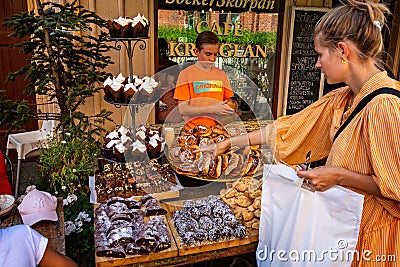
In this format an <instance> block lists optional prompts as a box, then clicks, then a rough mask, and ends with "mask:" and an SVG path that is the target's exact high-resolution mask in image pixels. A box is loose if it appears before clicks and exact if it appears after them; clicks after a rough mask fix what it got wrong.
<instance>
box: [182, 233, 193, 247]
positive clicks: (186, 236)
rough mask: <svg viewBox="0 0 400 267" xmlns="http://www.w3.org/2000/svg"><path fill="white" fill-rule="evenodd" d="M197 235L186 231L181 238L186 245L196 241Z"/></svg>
mask: <svg viewBox="0 0 400 267" xmlns="http://www.w3.org/2000/svg"><path fill="white" fill-rule="evenodd" d="M195 237H196V234H195V233H194V232H190V231H189V232H185V234H184V235H183V236H181V239H182V241H183V243H184V244H185V245H190V244H193V243H194V242H195Z"/></svg>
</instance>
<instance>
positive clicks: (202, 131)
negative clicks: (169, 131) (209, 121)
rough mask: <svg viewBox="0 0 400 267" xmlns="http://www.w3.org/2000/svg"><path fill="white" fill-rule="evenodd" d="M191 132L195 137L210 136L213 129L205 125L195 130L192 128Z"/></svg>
mask: <svg viewBox="0 0 400 267" xmlns="http://www.w3.org/2000/svg"><path fill="white" fill-rule="evenodd" d="M191 130H192V133H193V134H194V135H198V136H210V135H211V133H212V130H211V128H209V127H207V126H205V125H197V126H195V127H194V128H192V129H191Z"/></svg>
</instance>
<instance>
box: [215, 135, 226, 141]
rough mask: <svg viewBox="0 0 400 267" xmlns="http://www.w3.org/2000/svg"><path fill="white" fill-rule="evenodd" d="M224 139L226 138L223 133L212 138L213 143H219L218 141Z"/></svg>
mask: <svg viewBox="0 0 400 267" xmlns="http://www.w3.org/2000/svg"><path fill="white" fill-rule="evenodd" d="M225 139H226V137H225V135H223V134H220V135H218V136H217V137H215V138H214V139H213V140H214V142H215V143H219V142H222V141H224V140H225Z"/></svg>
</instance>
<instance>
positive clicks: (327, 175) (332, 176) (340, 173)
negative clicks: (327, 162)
mask: <svg viewBox="0 0 400 267" xmlns="http://www.w3.org/2000/svg"><path fill="white" fill-rule="evenodd" d="M297 175H298V176H299V177H301V178H305V179H309V181H310V183H311V184H312V185H313V186H314V187H315V188H316V189H317V190H318V191H325V190H328V189H329V188H331V187H332V186H335V185H342V186H350V187H352V188H354V189H358V190H361V191H363V192H365V193H367V194H370V195H374V196H378V197H383V196H382V194H381V191H380V189H379V187H378V185H377V184H376V183H375V181H374V179H373V178H372V176H371V175H365V174H360V173H357V172H353V171H350V170H347V169H345V168H342V167H330V166H323V167H317V168H314V169H310V170H308V171H298V172H297Z"/></svg>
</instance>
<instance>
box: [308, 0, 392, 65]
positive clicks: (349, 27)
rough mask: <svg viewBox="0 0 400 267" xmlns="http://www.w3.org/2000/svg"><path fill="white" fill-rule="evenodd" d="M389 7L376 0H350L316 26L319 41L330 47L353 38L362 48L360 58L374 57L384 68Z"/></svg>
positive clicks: (353, 41) (327, 14)
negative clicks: (385, 29) (384, 48)
mask: <svg viewBox="0 0 400 267" xmlns="http://www.w3.org/2000/svg"><path fill="white" fill-rule="evenodd" d="M389 13H390V11H389V9H388V8H387V7H386V6H385V5H383V4H379V3H375V2H373V1H369V0H366V1H355V0H347V1H344V2H342V4H341V5H340V6H338V7H335V8H333V9H331V10H329V11H328V13H326V14H325V15H324V16H323V17H322V18H321V20H320V21H319V22H318V23H317V25H316V27H315V31H314V33H315V36H316V37H317V41H318V42H319V43H320V44H321V45H323V46H326V47H328V48H329V49H331V50H332V51H334V50H336V49H338V47H337V44H338V42H341V41H346V40H349V41H351V42H352V43H353V44H354V45H355V46H356V47H357V49H358V50H359V57H360V60H362V61H365V60H367V59H373V60H374V62H375V65H376V66H377V67H378V68H380V69H383V68H384V62H383V61H382V52H383V37H382V32H381V31H382V28H383V26H384V25H385V21H386V19H385V15H386V14H389Z"/></svg>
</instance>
